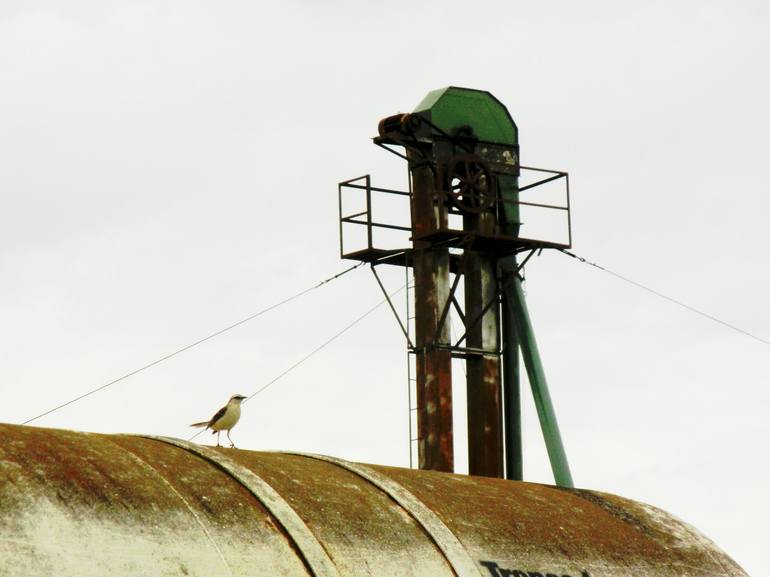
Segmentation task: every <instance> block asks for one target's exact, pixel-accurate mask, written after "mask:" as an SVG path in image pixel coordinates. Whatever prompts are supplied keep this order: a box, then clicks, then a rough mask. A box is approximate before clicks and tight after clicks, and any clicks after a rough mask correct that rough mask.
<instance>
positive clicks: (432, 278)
mask: <svg viewBox="0 0 770 577" xmlns="http://www.w3.org/2000/svg"><path fill="white" fill-rule="evenodd" d="M419 158H420V157H419V156H417V157H415V158H413V159H411V162H410V172H411V177H412V229H413V234H414V236H415V237H416V238H417V237H420V236H421V235H424V234H429V233H430V232H433V231H435V230H437V229H439V228H443V227H446V219H447V214H446V208H445V207H444V206H443V199H442V198H441V197H440V196H438V195H437V194H436V187H435V178H434V173H433V170H431V167H430V166H428V165H425V164H420V162H419V160H418V159H419ZM413 244H414V248H415V249H417V250H416V251H415V254H414V282H415V286H414V305H415V306H414V310H415V315H416V316H415V349H416V350H415V353H416V356H417V358H416V363H415V364H416V369H417V375H416V377H417V383H416V387H417V433H418V434H417V437H418V441H417V445H418V463H419V467H420V469H432V470H435V471H448V472H453V471H454V448H453V436H452V357H451V355H450V352H449V351H448V350H439V349H437V348H435V346H434V345H436V344H442V345H448V344H449V328H448V323H444V326H443V327H442V328H441V330H438V322H439V319H440V316H441V310H442V308H443V306H444V303H446V300H447V298H448V296H449V249H447V248H445V247H444V248H442V247H432V246H430V244H429V243H428V242H425V241H417V240H415V241H414V243H413Z"/></svg>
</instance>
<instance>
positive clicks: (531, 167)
mask: <svg viewBox="0 0 770 577" xmlns="http://www.w3.org/2000/svg"><path fill="white" fill-rule="evenodd" d="M519 168H523V169H524V170H534V171H536V172H549V173H551V174H560V175H562V176H567V174H568V173H566V172H564V171H563V170H553V169H550V168H535V167H534V166H522V165H519Z"/></svg>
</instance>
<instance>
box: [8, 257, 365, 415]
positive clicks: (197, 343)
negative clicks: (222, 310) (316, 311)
mask: <svg viewBox="0 0 770 577" xmlns="http://www.w3.org/2000/svg"><path fill="white" fill-rule="evenodd" d="M364 264H365V263H364V262H360V263H358V264H356V265H353V266H351V267H350V268H347V269H345V270H343V271H342V272H339V273H337V274H335V275H333V276H330V277H329V278H327V279H324V280H322V281H321V282H319V283H317V284H314V285H313V286H311V287H308V288H306V289H305V290H303V291H300V292H298V293H296V294H294V295H292V296H290V297H287V298H285V299H283V300H282V301H279V302H277V303H275V304H272V305H270V306H269V307H267V308H264V309H262V310H261V311H259V312H256V313H254V314H251V315H249V316H247V317H246V318H244V319H241V320H239V321H238V322H236V323H233V324H231V325H229V326H226V327H225V328H223V329H219V330H218V331H215V332H213V333H211V334H209V335H207V336H205V337H203V338H202V339H198V340H197V341H195V342H193V343H190V344H189V345H185V346H184V347H182V348H181V349H177V350H175V351H174V352H172V353H169V354H167V355H164V356H162V357H160V358H158V359H155V360H154V361H152V362H150V363H147V364H146V365H144V366H142V367H139V368H138V369H135V370H133V371H131V372H129V373H126V374H124V375H122V376H120V377H118V378H117V379H113V380H112V381H110V382H108V383H105V384H103V385H100V386H98V387H96V388H95V389H91V390H90V391H88V392H86V393H83V394H82V395H79V396H77V397H75V398H73V399H70V400H69V401H67V402H65V403H62V404H60V405H57V406H55V407H53V408H51V409H48V410H47V411H45V412H42V413H40V414H39V415H36V416H34V417H32V418H30V419H27V420H26V421H24V422H23V423H21V424H22V425H26V424H28V423H31V422H33V421H37V420H38V419H40V418H42V417H45V416H46V415H50V414H51V413H54V412H56V411H58V410H59V409H63V408H64V407H66V406H68V405H71V404H73V403H76V402H78V401H80V400H81V399H85V398H86V397H89V396H91V395H93V394H94V393H98V392H99V391H102V390H104V389H106V388H107V387H111V386H112V385H115V384H117V383H119V382H121V381H124V380H126V379H127V378H129V377H132V376H134V375H136V374H137V373H141V372H142V371H144V370H146V369H149V368H150V367H154V366H155V365H157V364H160V363H162V362H163V361H167V360H168V359H170V358H172V357H175V356H176V355H178V354H180V353H183V352H184V351H187V350H190V349H191V348H193V347H196V346H198V345H200V344H202V343H205V342H206V341H208V340H211V339H213V338H214V337H218V336H219V335H221V334H223V333H226V332H228V331H230V330H232V329H234V328H236V327H239V326H241V325H242V324H244V323H247V322H249V321H251V320H254V319H256V318H257V317H260V316H262V315H263V314H265V313H267V312H270V311H272V310H274V309H277V308H278V307H280V306H282V305H285V304H287V303H289V302H291V301H293V300H295V299H298V298H299V297H301V296H303V295H306V294H307V293H309V292H311V291H313V290H315V289H318V288H321V287H322V286H324V285H325V284H327V283H330V282H331V281H333V280H336V279H338V278H340V277H341V276H343V275H345V274H347V273H349V272H351V271H353V270H355V269H357V268H358V267H360V266H363V265H364Z"/></svg>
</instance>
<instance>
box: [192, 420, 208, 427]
mask: <svg viewBox="0 0 770 577" xmlns="http://www.w3.org/2000/svg"><path fill="white" fill-rule="evenodd" d="M190 426H191V427H200V428H203V427H208V426H209V422H208V421H201V422H200V423H193V424H192V425H190Z"/></svg>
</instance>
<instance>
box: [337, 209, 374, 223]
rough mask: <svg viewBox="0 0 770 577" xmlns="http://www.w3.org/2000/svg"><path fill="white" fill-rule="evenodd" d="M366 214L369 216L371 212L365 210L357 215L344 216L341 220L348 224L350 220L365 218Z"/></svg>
mask: <svg viewBox="0 0 770 577" xmlns="http://www.w3.org/2000/svg"><path fill="white" fill-rule="evenodd" d="M365 214H369V211H368V210H363V211H361V212H357V213H355V214H349V215H347V216H343V217H342V218H341V219H340V220H341V221H342V222H347V221H348V220H350V219H351V218H356V217H357V216H364V215H365Z"/></svg>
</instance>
